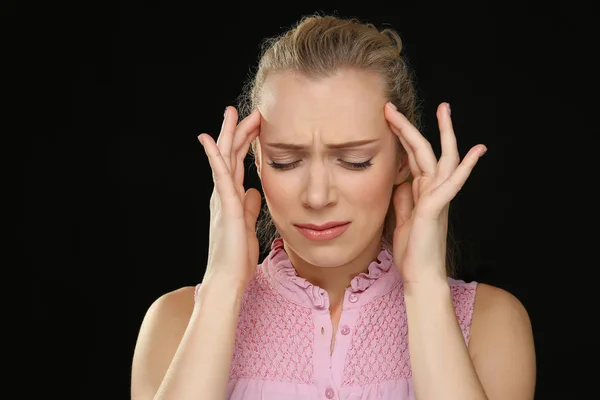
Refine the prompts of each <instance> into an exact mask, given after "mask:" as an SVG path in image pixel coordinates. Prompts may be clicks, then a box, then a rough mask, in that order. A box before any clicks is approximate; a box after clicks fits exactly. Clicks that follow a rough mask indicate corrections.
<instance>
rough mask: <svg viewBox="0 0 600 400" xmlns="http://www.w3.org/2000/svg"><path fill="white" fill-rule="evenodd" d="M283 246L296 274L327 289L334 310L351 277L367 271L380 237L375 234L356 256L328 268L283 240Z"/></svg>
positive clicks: (374, 255)
mask: <svg viewBox="0 0 600 400" xmlns="http://www.w3.org/2000/svg"><path fill="white" fill-rule="evenodd" d="M283 247H284V249H285V252H286V253H287V255H288V257H289V259H290V261H291V262H292V265H293V266H294V268H295V269H296V273H297V274H298V276H300V277H302V278H304V279H306V280H307V281H309V282H310V283H312V284H313V285H315V286H318V287H320V288H322V289H324V290H325V291H327V294H328V295H329V302H330V304H331V309H332V310H334V309H337V308H338V307H340V306H341V303H342V301H343V299H344V293H345V291H346V289H347V288H348V287H349V286H350V282H351V281H352V279H353V278H354V277H355V276H357V275H359V274H361V273H363V272H367V270H368V268H369V264H371V262H373V261H374V260H375V259H376V258H377V256H378V255H379V252H380V251H381V239H380V238H379V237H377V236H376V237H375V238H374V239H373V240H371V242H369V243H368V245H367V247H365V249H364V250H363V251H362V252H360V254H359V255H358V256H357V257H356V258H354V259H353V260H350V261H349V262H347V263H345V264H343V265H339V266H337V267H328V268H324V267H319V266H318V265H313V264H310V263H309V262H307V261H306V260H304V259H303V258H301V257H300V256H299V255H298V254H296V253H295V252H294V251H293V250H292V249H291V248H289V246H288V245H287V243H285V241H284V243H283Z"/></svg>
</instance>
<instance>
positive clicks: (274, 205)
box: [260, 165, 300, 214]
mask: <svg viewBox="0 0 600 400" xmlns="http://www.w3.org/2000/svg"><path fill="white" fill-rule="evenodd" d="M292 176H293V174H290V173H289V172H286V173H278V171H273V170H272V169H271V167H269V166H268V165H266V166H264V167H263V169H262V174H261V179H260V181H261V185H262V189H263V192H264V195H265V200H266V201H267V203H268V205H269V209H270V210H271V214H278V213H279V211H278V210H282V209H283V208H284V207H285V206H286V204H287V205H288V206H289V205H290V204H293V201H294V199H295V200H297V199H298V193H297V192H298V188H299V187H300V185H298V184H295V183H294V180H293V178H292ZM294 188H295V189H294Z"/></svg>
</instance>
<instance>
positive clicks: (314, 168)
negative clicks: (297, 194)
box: [301, 162, 337, 210]
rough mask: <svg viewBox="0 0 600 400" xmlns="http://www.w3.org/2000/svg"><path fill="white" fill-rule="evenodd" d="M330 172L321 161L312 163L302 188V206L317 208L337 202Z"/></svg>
mask: <svg viewBox="0 0 600 400" xmlns="http://www.w3.org/2000/svg"><path fill="white" fill-rule="evenodd" d="M330 172H331V171H329V169H328V168H327V167H326V166H325V165H324V164H323V163H322V162H314V163H312V165H311V166H310V168H309V169H308V174H307V177H306V181H305V185H304V188H303V190H302V199H301V200H302V203H303V204H304V207H306V208H312V209H316V210H318V209H322V208H325V207H328V206H331V205H333V204H335V203H336V202H337V196H336V190H335V187H334V185H333V179H332V176H331V173H330Z"/></svg>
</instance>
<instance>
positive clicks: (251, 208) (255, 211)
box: [244, 188, 261, 231]
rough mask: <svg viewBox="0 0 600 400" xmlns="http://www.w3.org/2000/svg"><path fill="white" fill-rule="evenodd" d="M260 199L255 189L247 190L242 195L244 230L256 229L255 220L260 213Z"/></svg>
mask: <svg viewBox="0 0 600 400" xmlns="http://www.w3.org/2000/svg"><path fill="white" fill-rule="evenodd" d="M260 204H261V198H260V193H259V192H258V190H256V189H253V188H251V189H248V190H247V191H246V194H245V195H244V219H245V220H246V228H247V229H249V230H251V231H254V230H255V229H256V220H257V219H258V215H259V213H260Z"/></svg>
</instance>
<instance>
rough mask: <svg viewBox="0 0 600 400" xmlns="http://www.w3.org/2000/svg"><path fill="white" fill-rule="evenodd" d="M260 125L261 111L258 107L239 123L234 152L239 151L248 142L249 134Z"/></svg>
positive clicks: (234, 140) (234, 141)
mask: <svg viewBox="0 0 600 400" xmlns="http://www.w3.org/2000/svg"><path fill="white" fill-rule="evenodd" d="M259 126H260V112H259V111H258V109H255V110H254V111H252V112H251V113H250V114H249V115H248V116H247V117H246V118H244V119H243V120H242V122H240V124H239V125H238V127H237V129H236V132H235V134H234V139H233V152H237V151H238V150H239V149H240V147H242V146H243V145H244V143H246V139H247V136H248V134H250V133H252V132H253V131H254V130H256V129H257V128H258V127H259Z"/></svg>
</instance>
